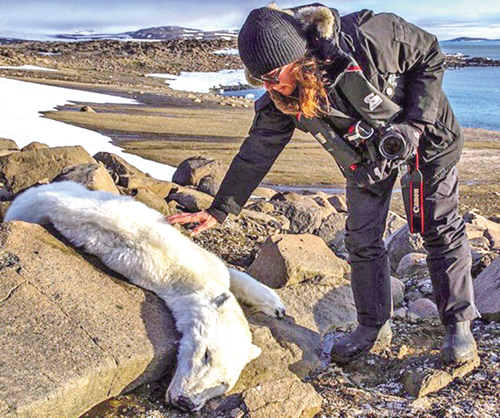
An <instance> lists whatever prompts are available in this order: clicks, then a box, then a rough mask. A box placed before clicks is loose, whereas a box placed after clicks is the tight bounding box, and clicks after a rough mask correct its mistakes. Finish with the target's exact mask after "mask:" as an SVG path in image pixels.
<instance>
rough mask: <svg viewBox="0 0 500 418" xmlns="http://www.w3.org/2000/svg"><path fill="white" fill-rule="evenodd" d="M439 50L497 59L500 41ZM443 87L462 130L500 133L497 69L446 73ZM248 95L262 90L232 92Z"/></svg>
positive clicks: (460, 44) (499, 74)
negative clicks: (479, 129) (476, 129)
mask: <svg viewBox="0 0 500 418" xmlns="http://www.w3.org/2000/svg"><path fill="white" fill-rule="evenodd" d="M441 48H442V49H443V51H444V52H446V53H448V54H453V53H457V52H460V53H462V54H465V55H470V56H471V57H489V58H491V59H495V60H500V41H478V42H442V43H441ZM443 88H444V91H445V92H446V94H447V96H448V98H449V100H450V103H451V105H452V107H453V111H454V112H455V115H456V116H457V118H458V120H459V121H460V123H461V124H462V126H463V127H466V128H483V129H489V130H494V131H500V67H473V68H462V69H457V70H447V71H446V73H445V76H444V81H443ZM228 93H229V92H228ZM249 93H251V94H254V95H255V97H260V95H261V94H262V93H263V91H259V90H245V91H239V92H231V94H232V95H238V96H245V95H246V94H249Z"/></svg>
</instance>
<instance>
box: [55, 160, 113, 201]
mask: <svg viewBox="0 0 500 418" xmlns="http://www.w3.org/2000/svg"><path fill="white" fill-rule="evenodd" d="M66 180H69V181H75V182H77V183H80V184H83V185H84V186H85V187H86V188H87V189H89V190H101V191H104V192H110V193H113V194H116V195H118V194H120V192H119V191H118V189H117V188H116V186H115V183H114V181H113V179H112V178H111V176H110V175H109V173H108V171H107V170H106V168H105V167H104V165H102V164H101V163H99V164H94V163H89V164H81V165H77V166H76V167H71V168H68V169H65V170H64V171H63V172H62V173H61V174H59V175H58V176H57V177H56V178H55V179H54V180H53V182H58V181H66Z"/></svg>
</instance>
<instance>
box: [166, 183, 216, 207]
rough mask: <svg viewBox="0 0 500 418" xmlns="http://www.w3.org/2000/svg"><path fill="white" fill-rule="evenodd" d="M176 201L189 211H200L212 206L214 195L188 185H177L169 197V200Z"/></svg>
mask: <svg viewBox="0 0 500 418" xmlns="http://www.w3.org/2000/svg"><path fill="white" fill-rule="evenodd" d="M171 201H176V202H177V203H179V205H181V206H183V207H184V208H185V209H186V210H187V211H188V212H198V211H200V210H203V209H207V208H208V207H210V205H211V204H212V201H213V197H212V196H210V195H208V194H206V193H202V192H199V191H198V190H195V189H190V188H188V187H180V186H178V187H176V188H175V189H173V193H170V194H169V195H168V197H167V202H171Z"/></svg>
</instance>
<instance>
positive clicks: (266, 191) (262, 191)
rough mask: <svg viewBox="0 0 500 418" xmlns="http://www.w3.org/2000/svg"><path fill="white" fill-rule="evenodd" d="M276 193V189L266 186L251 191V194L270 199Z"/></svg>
mask: <svg viewBox="0 0 500 418" xmlns="http://www.w3.org/2000/svg"><path fill="white" fill-rule="evenodd" d="M276 193H277V192H276V190H273V189H270V188H268V187H257V188H256V189H255V190H254V191H253V193H252V196H255V197H262V198H264V199H271V198H272V197H273V196H274V195H275V194H276Z"/></svg>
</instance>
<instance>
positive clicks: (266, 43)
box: [238, 7, 306, 77]
mask: <svg viewBox="0 0 500 418" xmlns="http://www.w3.org/2000/svg"><path fill="white" fill-rule="evenodd" d="M238 49H239V51H240V57H241V60H242V61H243V64H245V67H247V69H248V70H249V71H250V73H251V74H252V76H254V77H260V76H262V75H264V74H266V73H268V72H269V71H272V70H274V69H275V68H278V67H281V66H282V65H285V64H289V63H290V62H293V61H295V60H297V59H299V58H302V57H303V56H304V55H305V53H306V35H305V33H304V31H303V30H302V28H301V27H300V25H299V23H298V22H297V21H296V20H295V19H294V18H293V17H292V16H290V15H289V14H287V13H285V12H282V11H280V10H275V9H271V8H269V7H262V8H260V9H255V10H253V11H252V12H251V13H250V14H249V15H248V17H247V20H246V21H245V23H244V24H243V27H242V28H241V30H240V33H239V35H238Z"/></svg>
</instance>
